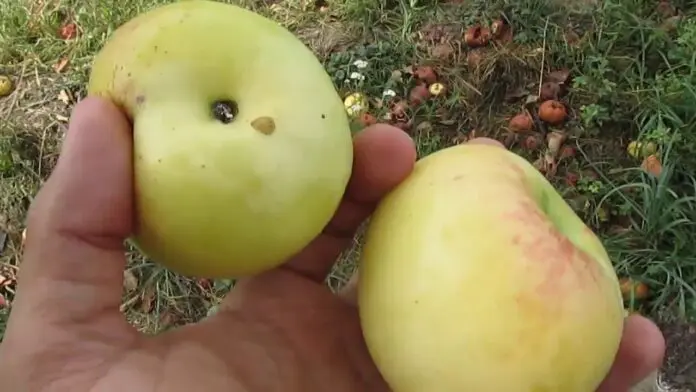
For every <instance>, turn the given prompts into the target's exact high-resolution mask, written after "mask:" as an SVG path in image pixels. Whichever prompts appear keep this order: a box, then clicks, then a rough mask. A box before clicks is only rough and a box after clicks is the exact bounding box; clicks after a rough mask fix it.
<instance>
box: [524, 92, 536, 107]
mask: <svg viewBox="0 0 696 392" xmlns="http://www.w3.org/2000/svg"><path fill="white" fill-rule="evenodd" d="M538 101H539V96H538V95H532V94H530V95H528V96H527V99H526V100H525V101H524V106H527V105H531V104H535V103H537V102H538Z"/></svg>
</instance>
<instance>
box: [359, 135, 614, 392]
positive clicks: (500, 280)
mask: <svg viewBox="0 0 696 392" xmlns="http://www.w3.org/2000/svg"><path fill="white" fill-rule="evenodd" d="M359 268H360V269H359V276H360V280H359V283H358V284H359V287H358V304H359V312H360V320H361V325H362V328H363V334H364V336H365V341H366V343H367V347H368V349H369V352H370V354H371V356H372V358H373V359H374V361H375V364H376V365H377V368H378V369H379V370H380V372H381V374H382V375H383V376H384V378H385V380H386V381H387V382H388V383H389V385H390V386H391V389H392V390H393V391H394V392H422V391H476V392H501V391H515V392H539V391H563V392H589V391H594V390H595V389H596V388H597V386H598V385H599V384H600V382H601V381H602V379H603V378H604V377H605V376H606V374H607V372H608V370H609V369H610V367H611V364H612V363H613V361H614V358H615V355H616V353H617V350H618V347H619V342H620V340H621V335H622V327H623V318H624V309H623V306H622V305H623V304H622V296H621V291H620V288H619V282H618V278H617V276H616V273H615V271H614V269H613V267H612V264H611V262H610V260H609V257H608V255H607V253H606V251H605V249H604V247H603V245H602V243H601V242H600V240H599V239H598V238H597V237H596V235H595V234H594V233H593V232H592V231H591V230H590V229H589V228H588V227H587V226H586V225H585V224H584V223H583V221H582V220H581V219H580V218H579V217H578V216H577V215H576V214H575V213H574V212H573V210H572V209H571V208H570V207H569V206H568V204H567V203H566V202H565V201H564V200H563V198H562V197H561V196H560V195H559V194H558V193H557V192H556V190H555V189H554V188H553V187H552V185H551V184H550V183H549V182H548V181H547V180H546V179H545V178H544V177H543V176H542V175H541V174H540V173H538V172H537V171H536V170H535V169H534V167H532V166H531V165H530V164H529V163H528V162H527V161H526V160H524V159H523V158H521V157H519V156H517V155H515V154H513V153H512V152H510V151H508V150H506V149H504V148H502V147H498V146H490V145H471V144H469V145H457V146H453V147H449V148H447V149H444V150H441V151H438V152H436V153H434V154H431V155H429V156H427V157H425V158H423V159H421V160H420V161H419V162H418V163H417V164H416V166H415V169H414V171H413V173H412V174H411V175H410V176H409V177H408V178H407V179H406V180H405V181H404V182H403V183H401V184H400V185H399V186H397V188H396V189H394V190H393V191H392V192H391V193H390V194H389V195H388V196H387V197H386V198H385V199H383V201H381V202H380V204H379V205H378V207H377V210H376V212H375V214H374V215H373V217H372V218H371V221H370V224H369V227H368V229H367V233H366V238H365V243H364V247H363V253H362V258H361V261H360V267H359Z"/></svg>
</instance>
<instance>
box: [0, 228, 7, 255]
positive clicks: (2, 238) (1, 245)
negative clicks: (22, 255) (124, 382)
mask: <svg viewBox="0 0 696 392" xmlns="http://www.w3.org/2000/svg"><path fill="white" fill-rule="evenodd" d="M6 242H7V233H5V232H4V231H2V230H0V254H2V251H3V250H5V243H6Z"/></svg>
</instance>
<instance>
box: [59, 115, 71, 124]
mask: <svg viewBox="0 0 696 392" xmlns="http://www.w3.org/2000/svg"><path fill="white" fill-rule="evenodd" d="M56 120H58V121H60V122H63V123H67V122H69V121H70V119H69V118H68V117H65V116H63V115H62V114H56Z"/></svg>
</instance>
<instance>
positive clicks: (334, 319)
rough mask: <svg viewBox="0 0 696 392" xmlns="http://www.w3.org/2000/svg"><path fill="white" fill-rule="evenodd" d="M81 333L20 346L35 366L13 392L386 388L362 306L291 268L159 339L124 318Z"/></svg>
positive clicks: (246, 285) (51, 332) (70, 330)
mask: <svg viewBox="0 0 696 392" xmlns="http://www.w3.org/2000/svg"><path fill="white" fill-rule="evenodd" d="M94 321H96V323H95V322H94ZM75 327H76V326H75V325H67V326H66V328H62V327H61V326H58V325H56V326H53V327H52V328H50V329H48V330H46V329H45V328H46V326H45V325H44V326H43V327H42V329H44V330H43V331H42V334H43V335H44V336H46V337H47V341H45V342H44V344H43V345H42V346H41V347H40V348H39V347H34V348H36V349H37V350H36V351H32V352H25V351H24V350H23V349H22V347H20V348H18V349H17V350H14V352H13V354H14V355H15V356H23V358H21V359H22V360H21V361H18V362H16V363H21V364H22V365H23V366H26V365H27V364H30V365H29V366H30V368H29V369H27V368H26V367H25V368H23V369H21V370H19V369H18V370H17V372H16V373H20V374H26V378H22V379H15V381H16V382H18V383H19V384H18V387H17V388H16V389H13V390H30V391H39V390H41V391H62V390H70V391H110V390H114V389H115V388H122V387H124V380H127V382H126V385H127V387H128V388H129V389H130V390H133V391H148V392H149V391H159V390H162V391H186V390H196V389H197V388H199V389H200V390H206V391H283V392H291V391H326V390H334V391H339V392H340V391H346V392H349V391H375V392H379V391H387V388H386V386H385V384H384V382H383V381H382V379H381V377H380V376H379V374H378V373H377V371H376V369H375V368H374V365H372V362H371V360H370V359H369V356H368V354H367V351H366V349H365V346H364V343H363V340H362V335H361V332H360V326H359V322H358V317H357V309H356V308H355V307H354V306H353V305H352V304H351V303H349V302H348V301H346V300H344V299H343V298H341V297H339V296H337V295H334V294H333V293H331V292H330V291H329V290H328V289H327V288H326V287H325V286H323V285H321V284H318V283H316V282H313V281H311V280H308V279H307V278H305V277H303V276H300V275H297V274H295V273H293V272H291V271H285V270H277V271H273V272H271V273H268V274H265V275H263V276H260V277H258V278H254V279H251V280H248V281H244V282H242V283H241V284H240V286H238V287H236V288H235V290H234V291H233V292H232V293H231V294H230V295H229V297H228V298H227V299H226V300H225V302H224V304H223V307H222V308H221V310H220V311H219V312H218V313H217V314H216V315H215V316H213V317H210V318H208V319H206V320H205V321H203V322H201V323H198V324H195V325H190V326H187V327H184V328H181V329H178V330H174V331H172V332H169V333H165V334H162V335H159V336H156V337H145V336H142V335H139V334H137V333H135V331H134V330H133V329H132V328H131V327H130V326H129V325H127V324H125V323H124V322H123V319H121V318H115V317H108V318H102V319H100V320H91V321H90V322H89V323H88V324H86V325H84V326H83V327H82V326H78V327H77V329H75ZM37 329H38V327H37ZM27 336H28V335H27ZM17 343H19V342H17ZM25 343H28V342H25ZM20 346H23V347H26V345H23V344H20ZM7 348H8V349H10V347H7ZM16 359H18V358H17V357H15V360H16ZM67 363H69V364H70V365H69V366H67V367H66V366H65V365H66V364H67ZM20 386H21V387H20ZM6 387H7V386H6Z"/></svg>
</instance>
